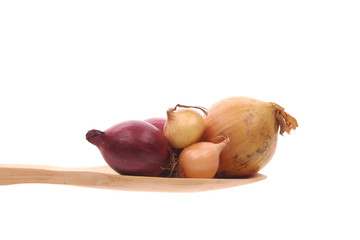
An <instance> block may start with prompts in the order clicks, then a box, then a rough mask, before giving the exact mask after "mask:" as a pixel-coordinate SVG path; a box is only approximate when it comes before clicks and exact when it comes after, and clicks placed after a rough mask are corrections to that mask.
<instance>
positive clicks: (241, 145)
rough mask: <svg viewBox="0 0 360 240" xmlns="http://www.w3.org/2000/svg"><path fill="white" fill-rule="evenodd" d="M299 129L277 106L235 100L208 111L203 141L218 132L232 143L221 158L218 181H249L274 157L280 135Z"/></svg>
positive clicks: (216, 104) (220, 102)
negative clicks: (247, 178) (247, 179)
mask: <svg viewBox="0 0 360 240" xmlns="http://www.w3.org/2000/svg"><path fill="white" fill-rule="evenodd" d="M297 126H298V124H297V121H296V119H295V118H293V117H292V116H290V115H289V114H287V113H286V112H285V111H284V108H282V107H280V106H279V105H277V104H276V103H272V102H263V101H259V100H256V99H252V98H247V97H232V98H227V99H224V100H221V101H219V102H217V103H215V104H214V105H213V106H211V107H210V108H209V109H208V116H207V117H206V119H205V131H204V133H203V136H202V141H209V140H210V139H212V138H213V137H214V136H216V135H217V134H218V133H219V132H224V133H225V134H226V135H227V136H229V138H230V139H231V142H230V144H228V145H227V146H226V147H225V148H224V150H223V151H222V152H221V154H220V166H219V169H218V172H217V175H216V176H217V177H247V176H251V175H253V174H255V173H257V172H258V171H259V170H260V169H262V168H263V167H264V166H265V165H266V164H267V163H268V162H269V161H270V160H271V158H272V157H273V155H274V153H275V149H276V145H277V137H278V131H279V127H280V134H281V135H283V133H284V132H285V131H286V132H287V133H290V131H291V130H292V129H295V128H296V127H297Z"/></svg>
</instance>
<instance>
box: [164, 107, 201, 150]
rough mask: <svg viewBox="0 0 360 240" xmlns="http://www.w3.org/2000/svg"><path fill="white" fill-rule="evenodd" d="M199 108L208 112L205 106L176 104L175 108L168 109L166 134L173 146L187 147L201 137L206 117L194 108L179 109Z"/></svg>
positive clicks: (178, 147)
mask: <svg viewBox="0 0 360 240" xmlns="http://www.w3.org/2000/svg"><path fill="white" fill-rule="evenodd" d="M177 107H184V108H197V109H200V110H202V111H203V112H204V113H205V114H207V112H206V110H205V108H203V107H194V106H185V105H180V104H178V105H176V106H175V107H174V108H169V109H168V111H167V120H166V122H165V126H164V135H165V137H166V139H167V140H168V141H169V143H170V144H171V146H173V147H174V148H177V149H182V148H185V147H187V146H189V145H191V144H193V143H195V142H197V141H199V139H200V138H201V135H202V133H203V131H204V128H205V121H204V117H203V116H201V115H200V114H199V113H198V112H197V111H195V110H193V109H179V110H176V109H177Z"/></svg>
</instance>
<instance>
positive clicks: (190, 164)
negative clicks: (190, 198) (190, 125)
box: [178, 137, 230, 178]
mask: <svg viewBox="0 0 360 240" xmlns="http://www.w3.org/2000/svg"><path fill="white" fill-rule="evenodd" d="M229 141H230V140H229V138H228V137H227V138H225V139H224V140H223V141H222V142H220V143H212V142H197V143H194V144H192V145H190V146H188V147H186V148H184V149H183V150H182V151H181V153H180V155H179V160H178V174H179V176H180V177H187V178H213V177H214V176H215V175H216V172H217V170H218V168H219V161H220V160H219V155H220V153H221V151H222V150H223V149H224V148H225V146H226V145H227V144H228V143H229Z"/></svg>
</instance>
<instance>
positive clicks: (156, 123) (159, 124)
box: [145, 118, 166, 132]
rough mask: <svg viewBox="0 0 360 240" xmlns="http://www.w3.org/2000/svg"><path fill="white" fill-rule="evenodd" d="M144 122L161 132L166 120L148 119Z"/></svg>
mask: <svg viewBox="0 0 360 240" xmlns="http://www.w3.org/2000/svg"><path fill="white" fill-rule="evenodd" d="M145 122H148V123H151V124H152V125H154V126H155V127H156V128H157V129H159V130H160V131H161V132H162V131H163V130H164V125H165V122H166V118H149V119H146V120H145Z"/></svg>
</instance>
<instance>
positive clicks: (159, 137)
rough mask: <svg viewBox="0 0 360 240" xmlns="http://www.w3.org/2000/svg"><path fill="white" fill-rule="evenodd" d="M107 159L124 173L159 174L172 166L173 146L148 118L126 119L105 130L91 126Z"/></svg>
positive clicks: (93, 140) (91, 134) (90, 138)
mask: <svg viewBox="0 0 360 240" xmlns="http://www.w3.org/2000/svg"><path fill="white" fill-rule="evenodd" d="M86 139H87V140H88V141H89V142H90V143H92V144H94V145H96V146H97V147H98V148H99V150H100V152H101V154H102V156H103V158H104V159H105V161H106V163H107V164H108V165H109V166H110V167H111V168H112V169H114V170H115V171H116V172H118V173H120V174H125V175H138V176H159V175H160V174H161V173H163V172H164V170H165V169H167V168H169V167H170V157H171V153H170V152H171V148H170V146H169V143H168V142H167V140H166V139H165V137H164V135H163V134H162V132H161V131H159V129H157V128H156V127H155V126H153V125H151V124H150V123H148V122H145V121H138V120H133V121H125V122H122V123H119V124H117V125H115V126H113V127H111V128H109V129H108V130H106V131H105V132H102V131H99V130H95V129H93V130H90V131H88V133H87V134H86Z"/></svg>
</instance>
